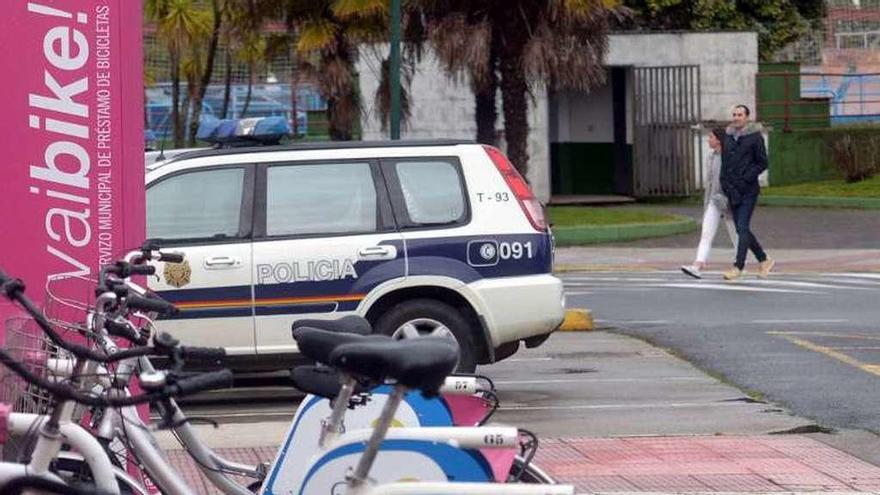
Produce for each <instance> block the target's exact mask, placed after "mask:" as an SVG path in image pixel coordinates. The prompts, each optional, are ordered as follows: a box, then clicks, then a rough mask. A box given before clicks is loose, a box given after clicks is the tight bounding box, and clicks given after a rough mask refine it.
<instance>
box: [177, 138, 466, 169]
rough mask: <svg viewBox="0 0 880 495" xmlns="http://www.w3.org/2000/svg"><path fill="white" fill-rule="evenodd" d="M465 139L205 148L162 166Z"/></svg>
mask: <svg viewBox="0 0 880 495" xmlns="http://www.w3.org/2000/svg"><path fill="white" fill-rule="evenodd" d="M475 143H476V141H472V140H467V139H413V140H404V141H321V142H311V143H297V144H283V145H272V146H247V147H240V148H206V149H204V150H195V151H188V152H186V153H180V154H179V155H175V156H174V157H172V158H170V159H168V160H167V161H165V162H164V164H168V163H172V162H176V161H180V160H188V159H191V158H203V157H209V156H227V155H242V154H248V153H266V152H271V151H310V150H332V149H352V148H408V147H418V146H454V145H458V144H475Z"/></svg>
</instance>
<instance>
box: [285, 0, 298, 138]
mask: <svg viewBox="0 0 880 495" xmlns="http://www.w3.org/2000/svg"><path fill="white" fill-rule="evenodd" d="M286 22H287V36H288V37H289V38H290V53H289V54H288V56H289V57H290V122H291V125H290V127H291V129H293V139H298V138H299V118H297V112H298V111H299V109H298V108H297V107H298V105H297V103H298V102H297V95H296V90H297V86H298V84H297V83H298V82H299V73H298V71H299V67H298V65H299V64H297V57H296V44H295V43H294V42H293V40H295V39H296V28H295V27H294V26H293V20H292V18H291V17H289V16H288V18H287V21H286Z"/></svg>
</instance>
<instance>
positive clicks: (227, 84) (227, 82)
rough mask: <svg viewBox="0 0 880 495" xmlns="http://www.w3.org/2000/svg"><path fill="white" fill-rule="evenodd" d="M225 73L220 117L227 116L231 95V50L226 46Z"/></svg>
mask: <svg viewBox="0 0 880 495" xmlns="http://www.w3.org/2000/svg"><path fill="white" fill-rule="evenodd" d="M225 61H226V74H225V75H224V76H223V110H222V111H221V112H220V118H221V119H225V118H228V117H229V100H230V98H231V96H232V50H230V49H229V46H228V45H227V46H226V53H225Z"/></svg>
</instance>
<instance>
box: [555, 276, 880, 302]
mask: <svg viewBox="0 0 880 495" xmlns="http://www.w3.org/2000/svg"><path fill="white" fill-rule="evenodd" d="M562 280H563V282H564V284H565V288H566V293H567V294H568V295H571V296H581V295H589V294H590V293H594V292H608V291H623V292H631V291H654V290H682V291H688V290H709V291H719V292H755V293H780V294H805V295H824V294H828V293H831V292H834V291H878V292H880V274H873V273H833V274H828V275H818V274H811V275H805V274H791V275H790V274H774V275H773V276H771V277H770V278H768V279H759V278H756V277H754V275H749V276H747V277H746V278H744V279H741V280H739V281H737V282H725V281H723V280H722V279H721V274H720V273H707V274H704V278H703V279H701V280H694V279H689V278H687V277H686V276H685V275H683V274H681V273H675V272H649V273H642V272H640V273H609V272H603V273H601V274H595V275H590V274H567V275H564V276H562Z"/></svg>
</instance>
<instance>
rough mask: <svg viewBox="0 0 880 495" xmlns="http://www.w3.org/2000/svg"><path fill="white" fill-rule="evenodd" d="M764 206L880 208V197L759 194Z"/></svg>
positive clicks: (760, 201)
mask: <svg viewBox="0 0 880 495" xmlns="http://www.w3.org/2000/svg"><path fill="white" fill-rule="evenodd" d="M758 204H759V205H764V206H793V207H812V208H856V209H862V210H874V209H880V198H847V197H841V196H772V195H771V196H763V195H762V196H759V197H758Z"/></svg>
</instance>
